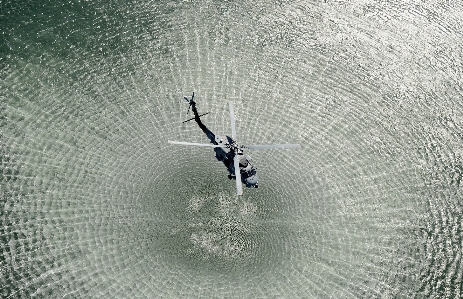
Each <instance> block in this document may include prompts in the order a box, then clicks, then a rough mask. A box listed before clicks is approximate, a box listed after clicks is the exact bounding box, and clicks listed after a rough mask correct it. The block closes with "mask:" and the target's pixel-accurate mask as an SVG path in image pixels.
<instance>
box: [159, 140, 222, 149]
mask: <svg viewBox="0 0 463 299" xmlns="http://www.w3.org/2000/svg"><path fill="white" fill-rule="evenodd" d="M167 142H168V143H170V144H178V145H196V146H208V147H227V146H225V145H216V144H204V143H194V142H183V141H171V140H167Z"/></svg>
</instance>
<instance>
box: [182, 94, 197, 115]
mask: <svg viewBox="0 0 463 299" xmlns="http://www.w3.org/2000/svg"><path fill="white" fill-rule="evenodd" d="M194 97H195V93H194V92H193V95H192V96H191V100H189V99H188V98H187V97H183V98H184V99H185V101H187V102H188V104H190V105H189V106H188V110H187V112H186V114H189V113H190V109H191V106H192V105H193V104H195V102H194V101H193V99H194Z"/></svg>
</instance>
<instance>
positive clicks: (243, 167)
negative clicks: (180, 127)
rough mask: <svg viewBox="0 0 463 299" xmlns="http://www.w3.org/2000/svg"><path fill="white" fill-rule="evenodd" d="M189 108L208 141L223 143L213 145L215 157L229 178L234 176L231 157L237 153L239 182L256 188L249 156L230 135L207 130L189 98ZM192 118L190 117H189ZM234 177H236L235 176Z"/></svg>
mask: <svg viewBox="0 0 463 299" xmlns="http://www.w3.org/2000/svg"><path fill="white" fill-rule="evenodd" d="M190 105H191V109H192V110H193V113H194V115H195V117H194V120H195V121H196V123H197V124H198V126H199V127H200V128H201V130H202V131H203V132H204V134H206V136H207V138H208V139H209V141H210V142H211V143H212V144H214V145H223V146H224V147H215V148H214V151H215V157H216V159H217V160H218V161H220V162H222V163H223V164H224V165H225V167H227V170H228V172H230V174H229V175H228V178H229V179H232V178H235V175H234V174H235V166H234V163H233V159H234V157H235V155H238V160H239V167H240V175H241V182H242V183H244V184H245V185H246V187H248V188H251V187H254V188H257V187H258V177H257V171H256V168H255V167H254V166H253V165H252V164H251V157H249V156H248V155H244V154H243V151H242V150H241V148H240V147H239V146H238V145H237V144H236V142H235V141H234V140H233V139H232V138H231V137H230V136H225V138H221V137H219V136H217V135H215V134H214V133H212V131H211V130H209V129H208V128H207V127H206V125H204V124H203V122H202V121H201V116H200V115H199V113H198V111H197V109H196V103H195V102H194V101H193V100H191V101H190ZM190 120H192V119H190ZM235 179H236V178H235Z"/></svg>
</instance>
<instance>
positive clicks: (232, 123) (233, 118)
mask: <svg viewBox="0 0 463 299" xmlns="http://www.w3.org/2000/svg"><path fill="white" fill-rule="evenodd" d="M230 121H231V129H232V138H233V139H235V138H236V128H235V112H234V111H233V103H232V102H230Z"/></svg>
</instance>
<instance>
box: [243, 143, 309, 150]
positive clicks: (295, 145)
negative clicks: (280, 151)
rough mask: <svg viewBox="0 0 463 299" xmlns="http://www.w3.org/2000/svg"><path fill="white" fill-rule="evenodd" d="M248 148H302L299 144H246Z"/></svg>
mask: <svg viewBox="0 0 463 299" xmlns="http://www.w3.org/2000/svg"><path fill="white" fill-rule="evenodd" d="M244 147H245V148H248V149H256V150H259V149H273V148H300V147H301V146H300V145H299V144H264V145H245V146H244Z"/></svg>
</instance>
